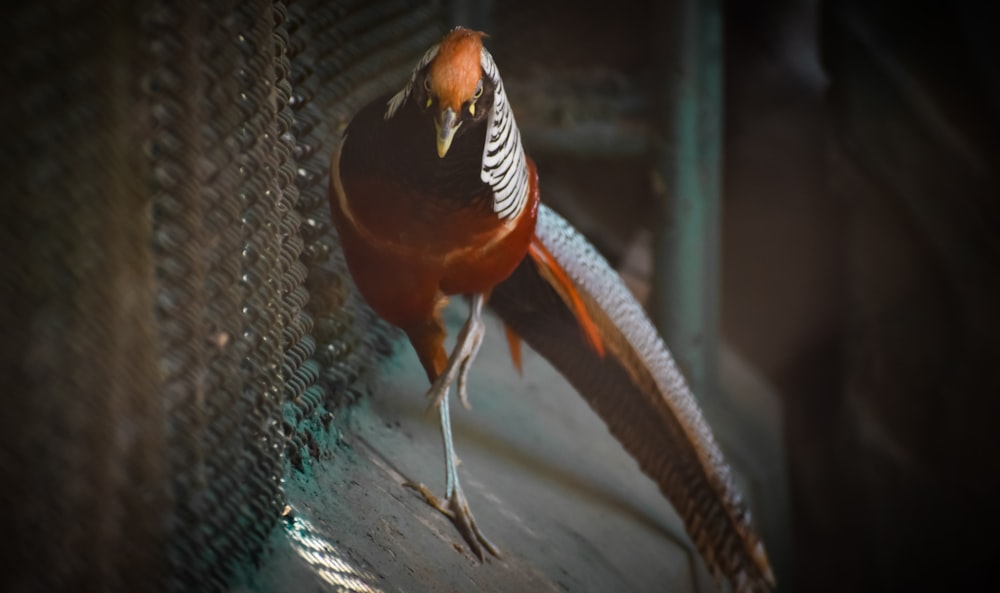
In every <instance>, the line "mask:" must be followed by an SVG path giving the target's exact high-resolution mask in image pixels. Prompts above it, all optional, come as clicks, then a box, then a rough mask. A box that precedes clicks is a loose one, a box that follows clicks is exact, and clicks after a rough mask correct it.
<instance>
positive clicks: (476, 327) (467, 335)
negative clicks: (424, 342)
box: [427, 293, 486, 409]
mask: <svg viewBox="0 0 1000 593" xmlns="http://www.w3.org/2000/svg"><path fill="white" fill-rule="evenodd" d="M485 303H486V295H484V294H482V293H479V294H475V295H473V296H472V303H471V305H470V306H469V318H468V319H466V320H465V325H463V326H462V330H461V331H460V332H459V333H458V338H457V339H456V341H455V349H454V350H452V352H451V356H449V357H448V363H447V364H446V365H445V367H444V370H443V371H441V374H440V375H438V377H437V379H435V380H434V382H433V383H432V384H431V388H430V390H429V391H428V392H427V397H428V399H430V400H431V403H430V405H431V406H432V407H434V406H440V405H441V404H442V402H443V401H444V399H445V396H447V394H448V388H449V387H451V384H452V383H454V382H455V379H456V378H457V379H458V385H457V387H458V399H459V400H461V402H462V405H463V406H465V408H466V409H469V408H470V407H471V406H470V405H469V391H468V387H467V385H468V382H469V381H468V378H469V369H470V368H471V367H472V361H473V360H475V359H476V354H478V353H479V347H480V346H482V344H483V335H484V334H485V333H486V325H485V324H484V323H483V305H484V304H485Z"/></svg>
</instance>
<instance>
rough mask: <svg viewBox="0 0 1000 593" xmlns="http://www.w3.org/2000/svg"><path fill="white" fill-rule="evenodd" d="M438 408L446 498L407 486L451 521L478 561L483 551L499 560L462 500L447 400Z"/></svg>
mask: <svg viewBox="0 0 1000 593" xmlns="http://www.w3.org/2000/svg"><path fill="white" fill-rule="evenodd" d="M439 409H440V412H441V436H442V438H443V440H444V457H445V471H446V474H447V479H446V486H445V497H444V499H440V498H438V497H437V496H434V495H433V494H431V492H430V490H428V489H427V487H426V486H424V485H423V484H415V483H413V482H408V483H407V484H406V485H407V486H409V487H410V488H413V489H414V490H416V491H417V492H419V493H420V494H421V495H423V497H424V499H425V500H426V501H427V503H428V504H430V505H431V506H432V507H434V508H435V509H437V510H438V511H440V512H441V513H442V514H444V515H445V516H446V517H448V518H449V519H451V522H452V523H454V525H455V527H456V528H457V529H458V532H459V533H461V534H462V537H463V538H465V541H466V542H468V544H469V547H470V548H472V552H473V553H474V554H475V555H476V556H477V557H478V558H479V560H480V561H482V560H485V559H486V555H485V553H484V552H483V549H484V548H485V550H486V551H487V552H489V553H490V554H492V555H494V556H497V557H499V556H500V550H499V549H497V547H496V546H494V545H493V542H491V541H490V540H489V539H488V538H487V537H486V536H485V535H483V532H482V531H480V530H479V527H478V526H477V525H476V518H475V517H473V516H472V511H470V510H469V503H468V501H467V500H466V499H465V494H464V493H463V492H462V485H461V483H460V482H459V480H458V467H457V466H456V465H455V459H456V457H455V445H454V443H452V440H451V417H450V410H449V407H448V398H447V397H444V398H442V399H441V406H440V408H439Z"/></svg>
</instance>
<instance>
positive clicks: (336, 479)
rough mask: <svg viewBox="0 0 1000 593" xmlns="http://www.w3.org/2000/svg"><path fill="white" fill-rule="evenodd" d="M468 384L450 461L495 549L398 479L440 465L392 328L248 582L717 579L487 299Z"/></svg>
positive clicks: (438, 486) (296, 480)
mask: <svg viewBox="0 0 1000 593" xmlns="http://www.w3.org/2000/svg"><path fill="white" fill-rule="evenodd" d="M465 312H466V306H465V304H464V303H463V302H461V301H458V302H454V303H453V304H452V305H451V306H450V307H449V308H448V309H447V310H446V319H447V321H448V324H449V327H450V334H451V335H452V336H454V335H455V334H456V333H457V329H458V327H459V326H460V324H461V322H462V321H463V320H464V315H465ZM470 387H471V393H470V397H471V400H472V405H473V409H472V410H471V411H467V410H465V409H464V408H462V407H461V406H460V405H457V404H456V405H454V406H453V407H452V413H453V421H452V422H453V426H454V430H455V439H456V448H457V451H458V455H459V457H460V458H461V462H462V464H461V466H460V470H459V471H460V475H461V479H462V484H463V487H464V490H465V492H466V496H467V497H468V499H469V504H470V506H471V508H472V511H473V513H474V514H475V516H476V519H477V521H478V522H479V524H480V527H481V528H482V530H483V531H484V532H485V533H486V534H487V536H488V537H490V538H491V540H492V541H493V542H494V543H495V544H496V545H497V546H498V547H499V548H500V549H501V551H502V552H503V557H502V558H500V559H496V558H490V559H488V560H487V561H486V562H485V563H480V562H479V561H478V560H477V559H476V558H475V556H473V555H472V553H471V552H470V551H469V550H468V548H467V546H466V544H465V542H464V540H463V539H462V538H461V536H460V535H459V534H458V532H457V531H456V530H455V529H454V527H453V526H452V524H451V523H450V522H449V521H448V520H447V519H446V518H445V517H444V516H442V515H441V514H439V513H438V512H437V511H435V510H434V509H432V508H431V507H430V506H428V505H427V504H426V503H424V501H423V499H422V498H421V497H420V496H419V495H417V494H416V493H415V492H414V491H412V490H410V489H408V488H406V487H404V486H403V483H404V482H405V481H407V480H413V481H417V482H422V483H424V484H425V485H427V486H428V487H429V488H430V489H431V490H432V491H434V492H436V493H439V494H440V493H442V492H443V489H444V468H443V461H442V458H443V454H442V447H441V440H440V436H439V433H438V430H437V415H436V414H428V413H426V411H425V401H424V398H423V393H424V391H425V390H426V388H427V381H426V378H425V376H424V374H423V371H422V370H421V368H420V366H419V364H418V362H417V360H416V356H415V355H414V354H413V352H412V350H411V348H410V347H409V345H408V344H407V343H406V342H405V341H401V342H399V343H398V344H397V348H396V354H395V356H394V357H393V358H392V359H390V360H389V361H387V362H386V364H385V368H384V372H383V379H382V381H381V384H380V385H379V386H378V387H377V389H376V393H374V394H373V396H372V397H371V398H368V399H366V400H364V401H363V402H362V403H361V404H359V405H358V406H356V407H355V408H353V409H352V410H350V411H349V412H348V413H347V414H348V416H346V417H342V418H339V419H338V421H336V422H334V425H333V426H335V427H338V429H339V433H336V434H332V435H331V443H330V445H329V450H330V453H328V454H324V455H323V456H322V458H321V460H320V461H318V462H315V461H314V462H313V463H312V465H311V467H310V468H309V469H308V471H307V472H306V473H296V472H293V474H292V475H291V476H290V477H289V479H288V480H287V483H286V494H287V499H288V503H289V505H290V506H291V507H292V509H293V512H292V515H291V516H290V517H289V518H288V519H286V520H285V521H284V522H283V523H282V528H281V529H277V530H275V533H274V535H273V538H272V548H273V551H272V553H271V555H270V556H269V557H268V559H267V561H266V563H265V564H264V566H263V567H262V568H261V570H260V572H259V573H258V574H257V575H256V576H255V578H254V579H253V581H254V583H253V585H252V586H250V587H248V590H254V591H263V592H272V591H273V592H278V591H293V590H294V591H367V592H375V591H386V592H388V591H410V592H420V591H435V592H444V591H469V590H477V591H573V592H581V593H582V592H591V591H592V592H598V591H601V592H606V591H632V592H644V591H664V590H668V591H714V590H717V588H716V586H715V584H714V581H713V580H712V578H711V577H710V575H709V574H708V572H707V571H706V569H705V568H704V565H703V563H702V561H701V560H700V558H698V557H697V555H696V554H694V552H693V549H692V546H691V543H690V542H689V540H688V538H687V536H686V535H685V534H684V531H683V527H682V525H681V522H680V520H679V518H678V517H677V515H676V514H675V513H674V511H673V509H672V507H671V506H670V504H669V503H668V502H667V501H666V500H665V499H664V498H662V496H661V495H660V493H659V491H658V489H657V488H656V486H655V485H654V484H653V483H652V482H651V481H650V480H649V479H647V478H646V477H645V476H644V475H643V474H642V473H641V472H640V471H639V468H638V466H637V465H636V463H635V462H634V461H633V460H632V458H631V457H629V455H628V454H627V453H626V452H625V451H624V450H623V449H622V448H621V447H620V446H619V445H618V443H617V441H615V439H614V438H613V437H612V436H611V435H610V434H609V433H608V431H607V429H606V428H605V426H604V425H603V423H602V422H601V420H600V419H599V418H598V417H597V416H596V415H595V414H594V413H593V412H592V411H591V410H590V409H589V408H588V407H587V406H586V404H585V403H584V401H583V399H582V398H580V397H579V396H578V395H576V393H575V392H574V390H573V389H572V387H570V386H569V385H568V384H567V383H566V382H565V381H564V380H563V379H562V377H561V376H559V375H558V374H557V373H556V372H555V371H554V370H553V369H552V368H551V367H550V366H549V365H548V364H547V363H546V362H545V361H544V360H543V359H541V358H540V357H539V356H538V355H536V354H534V352H532V351H530V349H527V348H525V352H524V377H523V378H522V377H519V376H518V375H517V373H516V371H514V370H513V367H512V365H511V363H510V359H509V356H508V353H507V345H506V342H505V340H504V338H503V332H502V329H501V326H500V323H499V322H498V321H497V320H496V319H495V318H494V317H492V315H490V316H489V317H488V326H487V334H486V338H485V341H484V344H483V347H482V350H481V352H480V356H479V359H478V360H477V364H476V366H475V367H474V369H473V372H472V376H471V386H470ZM744 391H745V392H748V393H749V392H751V391H752V390H744ZM758 393H759V390H758ZM453 401H454V400H453ZM757 408H758V411H759V413H763V414H765V415H768V416H773V417H775V418H776V416H775V415H774V411H775V409H774V408H769V407H768V406H766V405H765V406H757Z"/></svg>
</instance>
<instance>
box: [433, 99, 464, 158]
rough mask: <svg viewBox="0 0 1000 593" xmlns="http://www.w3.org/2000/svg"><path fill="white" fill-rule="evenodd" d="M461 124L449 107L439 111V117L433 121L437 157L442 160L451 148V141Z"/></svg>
mask: <svg viewBox="0 0 1000 593" xmlns="http://www.w3.org/2000/svg"><path fill="white" fill-rule="evenodd" d="M461 125H462V122H461V121H459V120H458V114H457V113H455V111H454V110H453V109H452V108H451V107H446V108H445V109H444V110H443V111H441V115H440V116H438V118H437V119H436V120H435V121H434V127H435V128H436V129H437V147H438V156H439V157H441V158H444V155H446V154H448V149H449V148H451V141H452V140H454V139H455V132H457V131H458V128H459V126H461Z"/></svg>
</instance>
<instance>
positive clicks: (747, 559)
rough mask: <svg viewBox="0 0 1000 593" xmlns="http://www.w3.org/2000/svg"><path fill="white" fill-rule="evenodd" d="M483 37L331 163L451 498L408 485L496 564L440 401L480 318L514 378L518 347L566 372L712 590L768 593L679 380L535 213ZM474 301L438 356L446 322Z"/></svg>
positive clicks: (417, 84) (384, 111)
mask: <svg viewBox="0 0 1000 593" xmlns="http://www.w3.org/2000/svg"><path fill="white" fill-rule="evenodd" d="M484 37H486V34H485V33H483V32H481V31H474V30H470V29H467V28H464V27H455V28H453V29H452V30H450V31H449V32H448V33H447V34H445V35H444V37H443V38H442V39H441V40H440V41H439V42H438V43H435V44H434V45H432V46H431V47H430V48H429V49H428V50H427V51H426V53H424V54H423V56H422V57H421V58H420V59H419V60H418V61H417V63H416V65H415V67H414V69H413V71H412V73H411V75H410V76H409V78H408V79H407V80H406V81H405V83H404V84H403V86H402V88H401V89H399V90H398V91H396V92H394V93H389V94H386V95H384V96H382V97H379V98H377V99H375V100H374V101H372V102H370V103H369V104H367V105H366V106H364V107H362V108H361V109H360V110H359V111H358V112H357V113H356V114H355V115H354V117H353V118H352V119H351V121H350V123H349V124H348V125H347V127H346V129H345V130H344V133H343V135H342V137H341V141H340V143H339V145H338V146H337V148H336V150H335V151H334V153H333V155H332V157H331V162H330V171H331V174H330V191H329V198H330V206H331V215H332V219H333V222H334V227H335V228H336V231H337V233H338V235H339V238H340V244H341V247H342V249H343V254H344V258H345V260H346V263H347V268H348V271H349V273H350V275H351V277H352V278H353V280H354V283H355V285H356V286H357V288H358V290H359V291H360V293H361V295H362V296H363V297H364V299H365V300H366V301H367V303H368V304H369V305H370V306H371V308H372V309H373V310H374V311H375V312H376V313H377V314H378V315H379V316H381V317H382V318H383V319H385V320H386V321H387V322H389V323H390V324H392V325H395V326H396V327H398V328H400V329H401V330H402V331H403V332H404V333H405V335H406V336H407V338H408V340H409V342H410V344H411V345H412V347H413V349H414V350H415V352H416V354H417V358H418V359H419V361H420V364H421V365H422V367H423V369H424V371H425V372H426V375H427V378H428V381H429V382H430V388H429V389H428V391H427V397H428V400H429V406H430V407H431V408H432V409H433V408H435V407H436V408H437V411H438V413H439V422H440V428H441V434H442V439H443V442H444V450H445V454H444V456H445V470H446V472H445V473H446V485H445V494H444V496H443V497H441V498H439V497H437V496H435V495H434V494H433V493H431V492H430V490H429V489H428V488H426V487H425V486H424V485H423V484H418V483H408V484H407V485H408V486H410V487H412V488H414V489H415V490H417V491H418V492H419V493H420V494H421V495H422V496H423V498H424V499H425V500H426V501H427V502H428V503H429V504H430V505H432V506H433V507H434V508H436V509H437V510H438V511H440V512H441V513H443V514H444V515H446V516H447V517H448V518H449V519H450V520H451V521H452V522H453V523H454V525H455V527H456V529H457V530H458V531H459V533H460V534H461V535H462V537H463V538H464V540H465V541H466V542H467V543H468V545H469V547H470V549H471V551H472V552H473V553H474V554H475V555H476V556H477V557H478V558H479V559H480V560H481V561H483V560H485V557H486V554H487V553H489V554H491V555H494V556H500V550H499V548H498V547H497V546H496V545H494V544H493V542H491V541H490V540H489V538H487V537H486V535H485V534H484V533H483V532H482V530H481V529H480V527H479V526H478V525H477V523H476V520H475V517H474V516H473V514H472V512H471V510H470V509H469V504H468V501H467V499H466V497H465V495H464V493H463V491H462V487H461V483H460V480H459V475H458V469H457V464H456V456H455V447H454V442H453V439H452V434H451V423H450V408H449V394H450V393H451V389H452V387H454V388H455V391H456V393H457V396H458V398H459V400H460V402H461V403H462V404H463V405H465V406H466V407H469V396H468V376H469V372H470V369H471V368H472V364H473V361H474V360H475V358H476V355H477V353H478V351H479V348H480V346H481V345H482V341H483V335H484V333H485V323H484V320H483V319H484V314H483V309H484V307H486V306H487V305H488V306H489V307H490V308H491V309H492V310H493V311H494V312H495V313H497V314H498V316H499V317H500V319H501V320H502V321H503V322H504V324H505V328H506V336H507V339H508V343H509V348H510V355H511V356H512V358H513V360H514V365H515V367H517V368H518V370H520V344H521V341H522V340H523V341H524V342H526V343H527V344H528V345H529V346H531V347H532V348H533V349H535V350H536V351H537V352H539V353H540V354H541V355H542V356H543V357H545V358H547V359H548V360H549V362H550V363H551V364H552V365H553V366H554V367H555V368H556V369H557V370H558V371H560V372H561V373H562V374H563V375H564V376H565V377H566V378H567V380H568V381H569V382H570V384H572V385H573V386H574V387H575V388H576V390H577V391H578V392H579V393H580V394H581V395H582V396H583V397H584V399H585V400H586V401H587V402H588V403H589V404H590V406H591V407H592V408H593V409H594V410H595V411H596V412H597V413H598V415H600V416H601V417H602V418H603V419H604V421H605V423H606V424H607V425H608V428H609V430H610V432H611V433H612V434H613V435H614V436H615V437H616V438H617V439H618V440H619V442H621V444H622V445H623V446H624V448H625V449H626V450H627V451H628V452H629V453H630V454H631V455H632V456H633V457H634V458H635V459H636V461H637V462H638V464H639V466H640V468H641V469H642V470H643V471H644V472H645V473H646V474H647V475H648V476H649V477H650V478H652V479H653V480H654V481H655V482H656V483H657V484H658V486H659V488H660V491H661V492H662V493H663V494H664V496H665V497H666V498H667V499H668V500H669V501H670V502H671V503H672V504H673V506H674V508H675V509H676V510H677V511H678V514H679V515H680V516H681V518H682V519H683V521H684V525H685V528H686V530H687V532H688V535H689V536H690V538H691V541H692V542H693V543H694V545H695V547H696V548H697V550H698V551H699V553H700V554H701V556H702V558H703V559H704V561H705V563H706V566H707V567H708V568H709V570H710V572H711V573H712V574H713V575H714V576H715V578H716V579H717V580H723V579H728V580H729V581H730V582H731V583H732V585H733V587H734V588H735V589H736V590H737V591H741V592H742V591H767V590H770V589H771V588H772V587H774V586H775V580H774V575H773V572H772V570H771V567H770V564H769V561H768V558H767V554H766V552H765V550H764V546H763V542H762V541H761V539H760V536H759V535H758V534H757V532H756V530H755V528H754V526H753V524H752V522H751V518H750V513H749V512H748V510H747V507H746V505H745V503H744V502H743V500H742V497H741V495H740V493H739V492H738V490H737V489H736V487H735V485H734V481H733V478H732V475H731V472H730V470H729V468H728V466H727V465H726V462H725V460H724V459H723V456H722V453H721V451H720V449H719V447H718V445H717V444H716V442H715V440H714V438H713V436H712V432H711V429H710V428H709V426H708V424H707V423H706V421H705V419H704V417H703V415H702V413H701V411H700V409H699V407H698V405H697V403H696V401H695V399H694V397H693V395H692V393H691V391H690V389H689V387H688V385H687V383H686V382H685V379H684V377H683V375H682V373H681V371H680V370H679V368H678V367H677V365H676V363H675V362H674V360H673V358H672V356H671V355H670V352H669V350H668V349H667V347H666V345H665V344H664V342H663V340H662V338H661V337H660V336H659V334H658V333H657V332H656V330H655V329H654V327H653V325H652V323H651V322H650V320H649V318H648V317H647V315H646V314H645V312H644V310H643V308H642V307H641V305H639V303H638V302H637V301H636V300H635V299H634V298H633V297H632V295H631V293H630V292H629V291H628V289H627V288H626V287H625V286H624V284H623V283H622V281H621V279H620V278H619V276H618V274H617V273H616V272H615V271H614V270H613V269H612V268H611V266H610V265H609V264H608V263H607V261H606V260H605V259H604V258H603V257H602V256H601V255H600V254H599V253H598V252H597V250H596V249H594V248H593V247H592V246H591V245H590V244H589V243H588V242H587V240H586V239H585V238H584V237H583V236H582V235H581V234H580V233H578V232H577V231H576V230H575V229H573V227H572V226H571V225H570V224H569V223H568V222H566V221H565V219H563V218H562V217H561V216H559V215H558V214H557V213H555V212H554V211H553V210H551V209H549V208H548V207H547V206H545V205H543V204H541V203H540V189H539V181H538V171H537V168H536V166H535V163H534V161H533V160H532V159H531V158H530V157H529V156H527V154H526V153H525V149H524V146H523V144H522V140H521V135H520V132H519V130H518V128H517V124H516V122H515V119H514V113H513V111H512V108H511V105H510V103H509V101H508V97H507V94H506V91H505V90H504V85H503V81H502V79H501V77H500V73H499V70H498V68H497V65H496V62H495V61H494V59H493V56H492V54H491V53H490V52H489V51H488V49H487V48H486V47H485V45H484V42H483V39H484ZM455 296H466V297H468V298H469V315H468V318H467V319H466V320H465V323H464V324H463V325H462V327H461V329H460V331H459V333H458V336H457V338H456V343H455V346H454V348H453V350H452V351H451V353H450V354H449V353H448V352H447V351H446V349H445V346H444V342H445V338H446V330H445V326H444V324H443V322H442V318H441V310H442V308H443V307H444V306H445V304H446V303H447V302H448V300H449V298H450V297H455Z"/></svg>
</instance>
